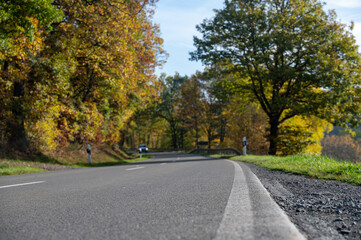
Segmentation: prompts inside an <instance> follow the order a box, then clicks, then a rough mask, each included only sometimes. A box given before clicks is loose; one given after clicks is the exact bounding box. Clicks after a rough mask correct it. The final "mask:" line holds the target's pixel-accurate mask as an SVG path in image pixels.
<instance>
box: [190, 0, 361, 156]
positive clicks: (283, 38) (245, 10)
mask: <svg viewBox="0 0 361 240" xmlns="http://www.w3.org/2000/svg"><path fill="white" fill-rule="evenodd" d="M215 13H216V15H215V17H213V18H212V19H209V20H204V22H203V23H202V24H200V25H199V26H197V29H198V31H199V32H200V33H201V34H202V37H201V38H198V37H195V38H194V43H195V46H196V48H197V50H196V51H195V52H193V53H191V56H192V59H193V60H201V61H202V62H203V63H205V64H207V65H215V64H218V65H219V64H224V65H225V66H226V67H225V68H226V69H227V70H228V71H231V72H233V73H237V75H238V76H239V77H240V78H243V79H245V80H244V86H243V87H244V89H245V90H249V91H252V92H253V94H254V96H255V97H256V99H257V100H258V101H259V103H260V105H261V106H262V109H263V111H264V112H265V113H266V114H267V116H268V122H269V125H270V132H269V141H270V148H269V154H272V155H274V154H276V153H277V149H278V143H279V141H278V140H279V127H280V125H281V124H282V123H283V122H285V121H286V120H287V119H290V118H292V117H294V116H296V115H306V116H309V115H315V116H319V117H321V118H325V119H327V120H329V121H332V122H333V123H336V124H344V125H345V124H347V123H356V120H357V118H355V114H356V112H357V111H358V109H359V99H358V96H357V93H356V92H357V91H358V89H357V86H359V83H360V69H361V60H360V59H361V57H360V53H359V52H358V50H357V49H358V47H357V45H356V43H355V39H354V37H353V35H352V33H351V31H350V30H349V28H348V26H346V25H344V24H341V23H340V22H338V21H337V20H336V14H335V12H334V11H330V12H328V13H326V12H325V11H324V10H323V4H322V3H321V2H319V1H318V0H226V1H225V6H224V8H223V9H221V10H216V11H215ZM230 66H231V67H230Z"/></svg>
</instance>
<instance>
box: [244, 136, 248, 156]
mask: <svg viewBox="0 0 361 240" xmlns="http://www.w3.org/2000/svg"><path fill="white" fill-rule="evenodd" d="M246 154H247V139H246V137H243V156H246Z"/></svg>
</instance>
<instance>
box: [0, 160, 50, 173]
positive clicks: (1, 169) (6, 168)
mask: <svg viewBox="0 0 361 240" xmlns="http://www.w3.org/2000/svg"><path fill="white" fill-rule="evenodd" d="M38 172H46V170H44V169H41V168H37V167H30V166H14V165H10V164H3V163H0V176H6V175H19V174H27V173H38Z"/></svg>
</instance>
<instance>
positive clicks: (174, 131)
mask: <svg viewBox="0 0 361 240" xmlns="http://www.w3.org/2000/svg"><path fill="white" fill-rule="evenodd" d="M169 124H170V130H171V132H172V143H173V148H174V149H177V148H178V146H177V145H178V143H177V137H178V136H177V135H178V134H177V126H176V123H175V122H174V121H170V122H169Z"/></svg>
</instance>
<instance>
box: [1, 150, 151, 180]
mask: <svg viewBox="0 0 361 240" xmlns="http://www.w3.org/2000/svg"><path fill="white" fill-rule="evenodd" d="M84 149H85V148H84V147H83V146H81V145H78V146H74V145H72V146H70V147H69V148H66V149H64V150H63V151H62V152H60V153H58V154H49V155H47V154H43V153H38V154H33V155H18V156H16V155H15V156H1V157H0V176H4V175H17V174H26V173H36V172H44V171H46V170H50V171H52V170H57V169H65V168H74V167H106V166H115V165H121V164H127V163H133V162H139V161H144V160H147V159H149V158H151V157H152V156H151V155H149V154H143V155H142V158H139V154H130V155H129V154H127V153H126V152H124V151H122V150H120V149H116V148H112V147H110V146H107V145H104V146H100V147H94V148H93V149H92V164H91V165H89V163H88V154H87V153H86V151H85V150H84Z"/></svg>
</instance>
